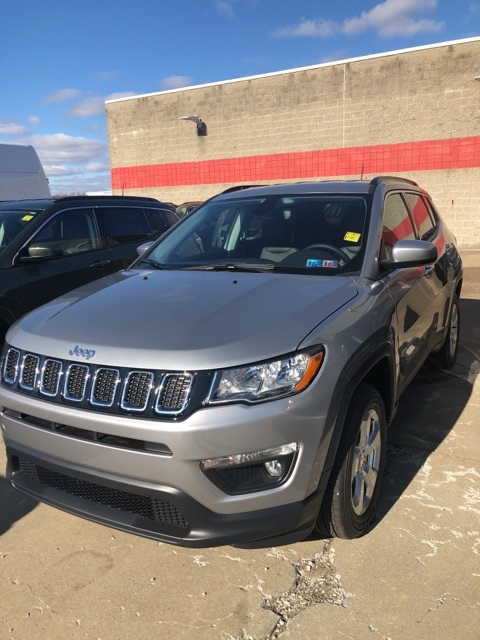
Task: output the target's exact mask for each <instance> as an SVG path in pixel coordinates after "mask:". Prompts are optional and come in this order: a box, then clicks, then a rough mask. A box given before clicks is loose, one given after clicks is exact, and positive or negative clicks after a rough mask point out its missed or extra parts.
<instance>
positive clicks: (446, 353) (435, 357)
mask: <svg viewBox="0 0 480 640" xmlns="http://www.w3.org/2000/svg"><path fill="white" fill-rule="evenodd" d="M459 340H460V300H459V298H458V296H457V294H454V295H453V300H452V310H451V311H450V319H449V322H448V331H447V335H446V337H445V342H444V343H443V344H442V346H441V347H440V349H439V350H438V351H437V352H436V353H433V354H432V356H431V357H430V362H431V363H432V364H433V365H434V366H435V367H438V368H439V369H451V368H452V367H453V365H454V364H455V362H456V361H457V354H458V347H459Z"/></svg>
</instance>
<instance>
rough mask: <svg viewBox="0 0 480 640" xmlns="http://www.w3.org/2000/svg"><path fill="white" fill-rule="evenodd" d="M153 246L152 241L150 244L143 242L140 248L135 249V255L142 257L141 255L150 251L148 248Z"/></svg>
mask: <svg viewBox="0 0 480 640" xmlns="http://www.w3.org/2000/svg"><path fill="white" fill-rule="evenodd" d="M152 244H153V240H151V241H150V242H144V243H143V244H141V245H140V246H138V247H137V255H138V256H139V257H140V256H143V254H144V253H145V252H146V251H148V249H150V247H151V246H152Z"/></svg>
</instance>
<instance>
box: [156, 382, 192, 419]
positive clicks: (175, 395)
mask: <svg viewBox="0 0 480 640" xmlns="http://www.w3.org/2000/svg"><path fill="white" fill-rule="evenodd" d="M191 385H192V376H191V375H178V374H169V375H167V376H165V380H164V383H163V385H162V390H161V392H160V396H159V398H158V403H157V410H158V411H181V410H182V409H183V407H184V406H185V403H186V402H187V400H188V392H189V391H190V387H191Z"/></svg>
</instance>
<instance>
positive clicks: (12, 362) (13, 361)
mask: <svg viewBox="0 0 480 640" xmlns="http://www.w3.org/2000/svg"><path fill="white" fill-rule="evenodd" d="M19 360H20V352H19V351H17V350H16V349H10V351H9V352H8V353H7V357H6V360H5V368H4V376H5V378H6V380H7V381H8V382H13V381H14V380H16V378H17V371H18V362H19Z"/></svg>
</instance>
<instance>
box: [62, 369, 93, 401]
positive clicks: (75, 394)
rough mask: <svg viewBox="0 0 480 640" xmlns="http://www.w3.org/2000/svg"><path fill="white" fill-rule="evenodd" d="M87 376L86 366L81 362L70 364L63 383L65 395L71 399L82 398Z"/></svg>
mask: <svg viewBox="0 0 480 640" xmlns="http://www.w3.org/2000/svg"><path fill="white" fill-rule="evenodd" d="M87 377H88V367H87V366H85V365H83V364H72V365H70V367H69V369H68V375H67V382H66V385H65V395H66V396H67V397H68V398H71V399H72V400H83V396H84V395H85V386H86V384H87Z"/></svg>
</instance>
